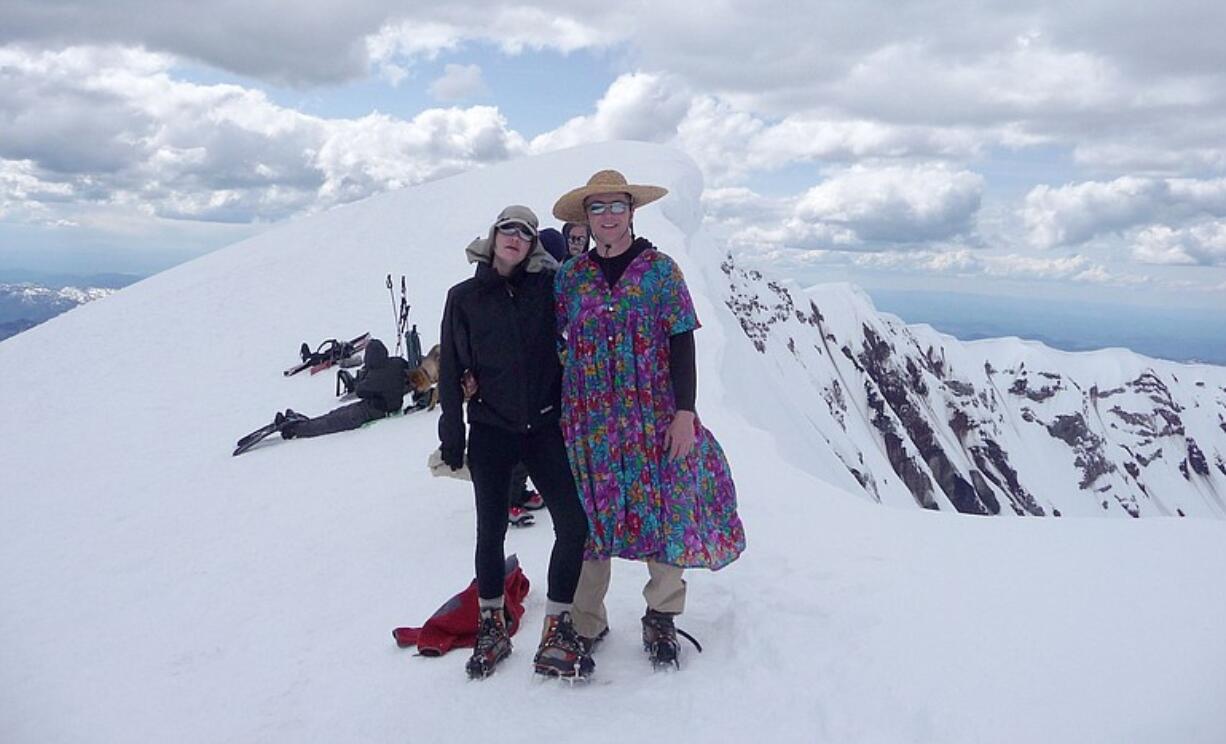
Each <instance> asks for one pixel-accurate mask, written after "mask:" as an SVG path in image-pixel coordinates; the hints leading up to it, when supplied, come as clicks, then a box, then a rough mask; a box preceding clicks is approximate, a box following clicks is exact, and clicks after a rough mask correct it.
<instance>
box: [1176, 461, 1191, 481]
mask: <svg viewBox="0 0 1226 744" xmlns="http://www.w3.org/2000/svg"><path fill="white" fill-rule="evenodd" d="M1179 472H1180V473H1183V479H1184V480H1186V481H1190V480H1192V474H1191V473H1189V472H1188V460H1187V458H1184V459H1182V460H1180V461H1179Z"/></svg>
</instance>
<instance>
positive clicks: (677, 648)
mask: <svg viewBox="0 0 1226 744" xmlns="http://www.w3.org/2000/svg"><path fill="white" fill-rule="evenodd" d="M643 650H644V651H646V652H647V656H648V658H650V659H651V665H652V666H653V667H655V668H657V669H659V668H660V667H667V666H671V667H673V668H675V669H680V668H681V645H680V644H679V643H678V642H677V628H676V626H674V625H673V616H672V615H670V614H668V613H667V612H657V611H656V610H653V609H651V608H650V607H649V608H647V614H646V615H643Z"/></svg>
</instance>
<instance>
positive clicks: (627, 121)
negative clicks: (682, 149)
mask: <svg viewBox="0 0 1226 744" xmlns="http://www.w3.org/2000/svg"><path fill="white" fill-rule="evenodd" d="M689 106H690V95H689V93H688V91H686V90H685V89H684V88H683V87H682V86H680V85H678V83H677V81H675V80H673V79H672V78H670V77H668V76H666V75H659V74H653V73H635V74H631V75H622V76H621V77H619V78H617V79H616V80H614V81H613V84H612V85H610V86H609V89H608V90H607V91H606V92H605V94H604V96H603V97H602V98H601V99H600V100H599V101H598V102H597V103H596V111H595V112H594V113H593V114H591V115H590V116H577V117H574V118H572V119H570V120H569V121H567V122H566V123H565V124H563V125H562V126H560V127H558V128H557V129H555V130H553V131H551V132H546V133H544V134H541V135H539V136H537V137H534V138H533V139H532V143H531V149H532V151H533V152H546V151H549V150H558V149H562V148H565V147H573V146H575V145H579V144H584V143H589V142H604V141H607V140H614V139H628V140H643V141H647V142H666V141H669V140H670V139H672V138H673V137H674V135H675V134H676V131H677V126H678V124H679V123H680V122H681V121H682V119H683V118H684V117H685V114H686V112H687V111H688V110H689Z"/></svg>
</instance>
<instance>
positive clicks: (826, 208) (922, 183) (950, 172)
mask: <svg viewBox="0 0 1226 744" xmlns="http://www.w3.org/2000/svg"><path fill="white" fill-rule="evenodd" d="M982 193H983V178H982V177H981V176H979V175H978V174H976V173H972V172H970V171H965V170H954V169H951V168H949V167H948V166H945V165H942V164H934V165H915V166H894V165H891V166H881V167H869V166H863V165H855V166H852V167H850V168H847V169H843V170H840V171H835V172H834V173H833V174H831V176H830V177H829V178H827V179H826V180H825V181H823V182H822V183H820V184H818V185H817V186H814V187H813V188H811V189H809V190H808V191H807V192H806V193H805V194H804V195H803V196H801V197H800V199H799V201H798V202H797V204H796V209H795V217H796V218H797V219H799V220H801V221H802V222H805V223H810V224H823V225H830V226H837V227H843V228H846V229H848V230H851V231H853V232H854V233H855V234H856V236H857V237H858V238H859V239H860V240H862V241H880V242H887V243H922V242H925V241H930V240H944V239H949V238H952V237H955V236H958V235H962V234H966V233H968V232H969V231H970V230H971V228H972V227H973V224H974V217H975V214H976V212H978V210H979V204H980V198H981V195H982Z"/></svg>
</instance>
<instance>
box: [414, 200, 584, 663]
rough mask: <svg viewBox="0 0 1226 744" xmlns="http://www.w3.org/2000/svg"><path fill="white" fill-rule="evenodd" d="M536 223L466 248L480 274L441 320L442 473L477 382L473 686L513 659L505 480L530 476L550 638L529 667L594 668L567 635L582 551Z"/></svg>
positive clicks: (459, 288)
mask: <svg viewBox="0 0 1226 744" xmlns="http://www.w3.org/2000/svg"><path fill="white" fill-rule="evenodd" d="M537 224H538V223H537V218H536V215H535V214H533V212H532V210H530V209H528V208H527V207H521V206H511V207H507V208H506V209H504V210H503V211H502V213H501V214H499V215H498V219H497V220H495V221H494V224H493V226H491V227H490V230H489V234H488V235H487V236H486V237H485V238H481V239H478V240H475V241H473V243H472V244H470V245H469V246H468V249H467V255H468V260H469V261H470V262H472V263H476V264H477V273H476V276H474V277H473V278H471V279H468V280H466V281H463V282H461V283H459V284H457V285H456V286H454V287H452V288H451V290H450V291H449V292H448V293H447V305H446V309H445V310H444V312H443V327H442V333H441V339H442V341H441V344H440V356H439V383H438V388H439V402H440V404H441V405H442V408H443V414H442V418H441V419H440V420H439V440H440V442H441V447H440V449H441V454H442V459H443V462H445V463H446V464H447V465H448V466H450V467H451V468H452V469H453V470H458V469H459V468H461V467H462V466H463V465H464V462H465V457H464V454H465V449H466V447H465V444H466V442H465V439H466V438H465V431H464V418H463V412H462V408H463V404H464V394H463V384H462V378H463V376H464V374H465V372H468V373H470V374H471V375H472V377H473V378H474V379H475V381H476V383H477V393H476V394H475V395H473V396H472V398H470V399H469V401H468V406H467V407H468V424H469V431H468V436H467V450H468V458H467V461H468V468H469V471H470V472H471V474H472V481H473V489H474V491H475V492H476V502H477V551H476V552H477V556H476V568H477V589H478V595H479V597H480V607H481V621H480V628H479V630H478V634H477V646H476V649H475V650H474V651H473V656H472V658H471V659H469V661H468V666H467V669H468V674H469V676H470V677H474V678H481V677H485V676H487V675H488V674H490V673H491V672H492V671H493V670H494V667H495V666H496V665H497V664H498V662H500V661H501V660H502V659H504V658H506V657H507V655H508V654H510V653H511V641H510V637H509V635H508V632H507V621H508V618H507V617H506V615H505V613H504V611H503V598H502V592H503V581H504V577H503V567H504V565H505V564H504V555H503V540H504V538H505V537H506V531H507V491H508V487H509V484H510V480H511V469H512V467H514V466H515V464H516V463H518V462H523V463H524V465H525V466H527V469H528V473H529V475H531V476H532V482H533V483H535V484H536V486H537V488H538V489H539V490H540V493H541V496H543V497H544V499H545V505H546V506H547V507H548V508H549V514H550V516H551V517H552V519H553V528H554V544H553V551H552V553H551V554H550V558H549V590H548V603H547V604H546V617H545V629H544V632H543V634H542V638H541V644H540V647H539V648H538V650H537V653H536V657H535V668H536V671H537V673H539V674H546V675H556V676H563V677H576V676H580V677H581V676H587V675H588V674H590V673H591V671H592V669H593V666H594V664H593V662H592V660H591V657H590V656H589V655H587V654H586V653H584V652H583V649H582V646H581V644H580V643H579V639H578V636H577V635H576V633H575V630H574V626H573V625H572V624H571V603H572V602H573V600H574V595H575V586H576V585H577V584H578V581H579V569H580V567H581V565H582V562H583V549H584V544H585V543H586V541H587V516H586V515H585V514H584V512H583V507H582V506H581V505H580V503H579V497H578V494H577V492H576V490H575V482H574V478H573V477H572V475H571V471H570V464H569V462H568V461H567V458H566V445H565V442H564V441H563V439H562V431H561V429H560V428H559V425H558V416H559V412H560V408H561V382H562V366H561V363H560V362H559V360H558V347H557V321H556V320H555V315H554V302H553V275H554V270H555V269H556V267H557V262H556V261H555V260H554V259H553V258H552V257H551V256H550V255H549V254H548V253H546V252H545V250H544V249H543V248H542V247H541V244H540V240H539V239H538V236H537Z"/></svg>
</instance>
